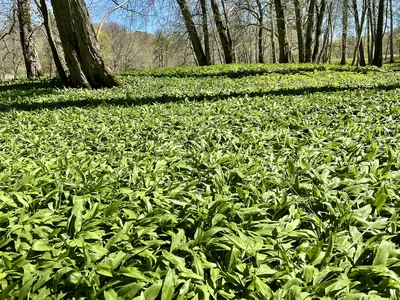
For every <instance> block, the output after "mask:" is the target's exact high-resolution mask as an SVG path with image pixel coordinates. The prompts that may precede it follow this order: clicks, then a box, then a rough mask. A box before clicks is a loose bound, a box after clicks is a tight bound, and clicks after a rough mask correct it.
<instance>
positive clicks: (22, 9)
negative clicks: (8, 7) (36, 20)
mask: <svg viewBox="0 0 400 300" xmlns="http://www.w3.org/2000/svg"><path fill="white" fill-rule="evenodd" d="M17 7H18V8H17V12H18V23H19V33H20V40H21V46H22V53H23V56H24V61H25V68H26V76H27V77H28V78H32V77H37V76H40V75H41V73H42V70H41V65H40V60H39V56H38V54H37V51H36V43H35V40H34V37H33V28H32V21H31V2H30V0H18V1H17Z"/></svg>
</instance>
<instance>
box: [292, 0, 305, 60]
mask: <svg viewBox="0 0 400 300" xmlns="http://www.w3.org/2000/svg"><path fill="white" fill-rule="evenodd" d="M301 7H302V3H301V0H294V10H295V15H296V33H297V47H298V51H299V62H301V63H303V62H304V59H305V53H304V36H303V15H302V13H301Z"/></svg>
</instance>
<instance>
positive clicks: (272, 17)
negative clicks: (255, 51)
mask: <svg viewBox="0 0 400 300" xmlns="http://www.w3.org/2000/svg"><path fill="white" fill-rule="evenodd" d="M270 14H271V53H272V63H274V64H275V63H276V47H275V25H274V24H275V22H274V9H273V3H272V1H271V2H270Z"/></svg>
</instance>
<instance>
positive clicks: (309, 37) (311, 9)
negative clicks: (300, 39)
mask: <svg viewBox="0 0 400 300" xmlns="http://www.w3.org/2000/svg"><path fill="white" fill-rule="evenodd" d="M314 8H315V0H310V5H309V8H308V16H307V32H306V57H305V62H311V61H312V42H313V28H314Z"/></svg>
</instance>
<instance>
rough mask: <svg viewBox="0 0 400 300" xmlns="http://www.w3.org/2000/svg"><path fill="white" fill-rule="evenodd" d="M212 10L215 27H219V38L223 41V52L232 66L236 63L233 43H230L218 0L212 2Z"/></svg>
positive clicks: (226, 60)
mask: <svg viewBox="0 0 400 300" xmlns="http://www.w3.org/2000/svg"><path fill="white" fill-rule="evenodd" d="M211 8H212V11H213V14H214V20H215V25H216V26H217V31H218V35H219V38H220V40H221V45H222V50H223V51H224V56H225V62H226V63H227V64H231V63H234V62H235V57H234V55H233V49H232V47H231V43H230V42H229V39H228V36H227V31H226V26H225V25H224V22H223V21H222V16H221V13H220V11H219V7H218V2H217V0H211Z"/></svg>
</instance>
